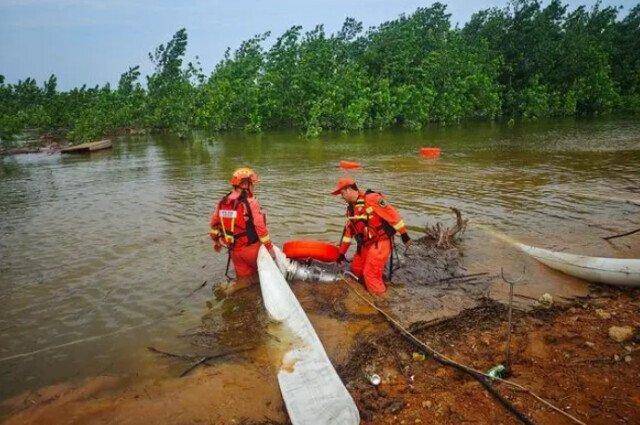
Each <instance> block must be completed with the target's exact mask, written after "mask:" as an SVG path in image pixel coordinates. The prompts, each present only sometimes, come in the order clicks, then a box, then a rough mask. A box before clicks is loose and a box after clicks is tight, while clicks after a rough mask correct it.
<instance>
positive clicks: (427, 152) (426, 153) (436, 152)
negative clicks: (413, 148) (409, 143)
mask: <svg viewBox="0 0 640 425" xmlns="http://www.w3.org/2000/svg"><path fill="white" fill-rule="evenodd" d="M420 155H422V157H423V158H437V157H439V156H440V148H420Z"/></svg>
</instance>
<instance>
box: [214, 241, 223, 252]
mask: <svg viewBox="0 0 640 425" xmlns="http://www.w3.org/2000/svg"><path fill="white" fill-rule="evenodd" d="M213 250H214V251H215V252H220V251H221V250H222V244H221V243H220V242H219V241H217V240H216V241H215V242H214V243H213Z"/></svg>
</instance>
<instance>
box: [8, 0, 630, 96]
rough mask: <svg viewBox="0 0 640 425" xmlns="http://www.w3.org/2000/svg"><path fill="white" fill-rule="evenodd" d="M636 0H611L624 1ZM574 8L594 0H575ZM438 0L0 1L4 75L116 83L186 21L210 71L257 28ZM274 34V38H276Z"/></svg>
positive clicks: (481, 4) (463, 5)
mask: <svg viewBox="0 0 640 425" xmlns="http://www.w3.org/2000/svg"><path fill="white" fill-rule="evenodd" d="M444 2H445V3H447V4H448V5H449V6H448V10H449V12H450V13H451V14H452V21H453V22H454V23H455V22H458V23H460V24H463V23H464V22H466V21H467V20H468V19H469V17H470V16H471V14H472V13H473V12H474V11H476V10H478V9H481V8H487V7H492V6H499V7H503V6H504V5H505V4H506V1H497V0H478V1H469V0H449V1H444ZM637 2H638V1H637V0H632V1H630V0H619V1H610V0H604V1H603V2H602V3H603V5H619V6H623V7H624V9H623V12H622V13H623V14H626V12H627V11H628V9H630V8H631V7H632V6H633V5H634V4H636V3H637ZM567 3H569V4H570V5H571V7H572V8H573V7H575V6H576V5H579V4H586V5H588V6H591V5H593V4H594V3H595V1H591V0H583V1H580V0H569V1H568V2H567ZM429 4H431V2H425V1H422V2H421V1H413V0H322V1H321V0H261V1H260V0H226V1H218V0H211V1H204V0H183V1H175V0H174V1H164V0H162V1H149V0H140V1H139V0H0V74H2V75H5V77H6V78H7V80H8V81H9V82H16V81H17V80H18V79H24V78H26V77H28V76H30V77H34V78H36V79H37V80H38V82H39V83H40V82H41V81H42V80H44V79H46V78H48V76H49V75H50V74H52V73H55V74H56V75H57V76H58V83H59V87H60V88H63V89H67V88H70V87H74V86H79V85H82V84H84V83H87V84H88V85H95V84H103V83H105V82H107V81H108V82H111V83H115V82H117V80H118V78H119V76H120V74H121V73H122V72H123V71H125V70H126V69H127V68H128V67H129V66H133V65H141V67H142V70H143V73H144V72H147V71H149V70H150V64H149V61H148V58H147V53H148V52H150V51H151V50H153V48H154V47H155V46H157V45H158V44H159V43H161V42H165V41H166V40H168V39H169V38H170V37H171V36H172V35H173V33H174V32H175V31H176V30H177V29H179V28H181V27H185V28H186V29H187V32H188V35H189V46H188V51H187V54H188V56H189V57H190V58H192V57H193V56H195V55H198V56H199V57H200V60H201V63H202V65H203V68H204V70H205V72H206V73H207V74H209V73H210V71H211V70H212V69H213V67H214V65H215V64H216V62H218V61H219V60H220V59H221V58H222V56H223V54H224V51H225V49H226V48H227V47H228V46H230V47H231V48H232V49H234V48H236V47H237V46H238V45H239V44H240V42H241V41H242V40H245V39H247V38H249V37H250V36H252V35H253V34H257V33H261V32H264V31H271V33H272V35H276V36H277V35H279V34H281V33H282V32H283V31H284V30H285V29H286V28H288V27H290V26H292V25H302V26H303V27H305V28H306V29H310V28H312V27H313V26H315V25H316V24H319V23H322V24H325V28H326V29H327V30H328V31H329V32H332V31H336V30H337V29H339V28H340V26H341V25H342V22H343V21H344V18H345V17H348V16H351V17H354V18H356V19H359V20H361V21H362V22H363V23H364V26H365V28H367V27H369V26H373V25H377V24H379V23H381V22H383V21H386V20H389V19H393V18H395V17H396V16H398V15H399V14H401V13H411V12H412V11H414V10H415V9H416V8H417V7H420V6H426V5H429ZM272 37H273V36H272Z"/></svg>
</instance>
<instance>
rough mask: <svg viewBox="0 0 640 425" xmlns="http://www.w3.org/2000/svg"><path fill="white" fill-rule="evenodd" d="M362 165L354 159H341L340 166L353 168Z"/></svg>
mask: <svg viewBox="0 0 640 425" xmlns="http://www.w3.org/2000/svg"><path fill="white" fill-rule="evenodd" d="M360 167H361V165H360V163H359V162H354V161H340V168H343V169H345V170H351V169H353V168H360Z"/></svg>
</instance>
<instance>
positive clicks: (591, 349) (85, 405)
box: [4, 287, 640, 424]
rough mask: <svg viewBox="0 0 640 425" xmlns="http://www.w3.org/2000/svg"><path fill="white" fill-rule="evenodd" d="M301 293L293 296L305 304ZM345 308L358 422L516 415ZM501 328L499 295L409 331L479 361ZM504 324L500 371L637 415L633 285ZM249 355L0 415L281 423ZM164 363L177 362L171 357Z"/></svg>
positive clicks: (114, 383) (546, 390)
mask: <svg viewBox="0 0 640 425" xmlns="http://www.w3.org/2000/svg"><path fill="white" fill-rule="evenodd" d="M337 289H340V288H337ZM325 290H328V287H327V288H325ZM338 292H340V291H339V290H338ZM298 293H299V295H301V293H300V291H298ZM245 295H247V294H245ZM254 295H257V294H254ZM325 295H326V293H325ZM310 301H311V300H306V301H305V299H304V298H303V303H306V308H309V307H310V306H311V304H312V303H313V302H312V301H311V302H310ZM352 308H353V309H354V310H359V312H360V314H362V315H368V316H369V320H364V321H361V322H360V323H359V325H357V324H356V322H352V323H351V325H350V326H352V328H351V332H353V333H352V335H355V339H354V342H355V343H354V344H350V343H349V341H348V340H343V341H342V344H347V346H350V347H349V348H348V349H345V347H344V346H341V344H340V343H338V344H332V345H330V346H328V347H327V350H328V352H329V353H330V356H331V357H332V359H333V361H334V363H335V364H336V365H337V370H338V373H339V374H340V376H341V378H342V379H343V380H344V382H345V383H346V385H347V388H348V389H349V391H350V392H351V394H352V395H353V397H354V399H355V401H356V403H357V405H358V408H359V410H360V413H361V416H362V419H363V423H365V424H369V423H370V424H383V423H388V424H417V423H451V424H454V423H461V422H474V423H517V421H515V420H514V418H513V417H512V416H510V415H509V414H508V413H507V412H506V411H505V410H504V409H503V408H502V407H501V406H500V405H498V404H497V403H496V402H495V400H494V399H492V398H491V396H489V395H488V393H487V392H486V391H485V390H484V389H483V388H482V387H481V386H480V384H478V383H477V382H476V381H474V380H473V379H471V378H470V377H469V376H467V375H464V374H461V373H460V372H457V371H456V370H454V369H452V368H449V367H445V366H442V365H440V364H438V363H437V362H435V361H434V360H432V359H430V358H429V357H427V358H423V357H422V356H420V355H416V354H414V353H418V352H419V350H416V348H415V347H414V346H411V345H410V344H408V343H407V342H406V340H404V339H403V338H401V337H400V336H399V334H398V333H397V332H396V331H395V330H393V329H391V328H389V327H388V325H387V323H386V322H383V321H381V319H380V316H379V315H378V314H377V313H375V312H374V311H373V310H371V309H369V308H368V307H367V306H366V305H365V304H361V305H359V306H355V305H354V306H352ZM311 319H312V322H313V323H314V326H315V327H316V329H317V331H318V333H319V334H320V335H323V334H324V332H325V331H326V330H327V326H326V325H327V323H326V321H327V320H328V321H330V320H331V319H329V318H328V317H327V316H323V315H317V314H311ZM323 322H325V325H324V326H323ZM612 326H621V327H622V326H629V327H631V328H632V329H633V332H632V334H631V335H629V336H627V339H625V340H624V341H620V342H618V341H615V340H614V339H612V337H611V336H610V335H609V329H610V328H611V327H612ZM506 329H507V322H506V308H505V306H504V305H502V304H499V303H494V302H486V303H485V304H483V305H481V306H478V307H475V308H473V309H469V310H465V311H464V312H462V313H461V314H460V315H458V316H456V317H454V318H451V319H449V320H446V321H443V322H440V323H437V324H434V325H432V326H423V327H422V329H420V330H417V331H416V332H415V334H416V335H417V336H418V337H419V338H420V339H421V340H422V341H425V342H427V343H428V344H429V345H431V346H432V347H433V348H435V349H436V350H438V351H440V352H441V353H443V354H445V355H447V356H449V357H451V358H453V359H455V360H456V361H459V362H462V363H464V364H467V365H470V366H472V367H474V368H477V369H479V370H487V369H489V368H490V367H492V366H494V365H496V364H498V363H502V362H504V348H505V335H506ZM513 329H514V331H513V336H512V341H511V350H512V351H511V353H512V354H511V371H512V374H511V376H510V379H512V380H513V381H515V382H517V383H519V384H521V385H524V386H525V387H527V388H529V389H531V390H533V391H534V392H536V393H537V394H538V395H539V396H541V397H543V398H545V399H546V400H548V401H549V402H551V403H553V404H554V405H556V406H557V407H559V408H561V409H563V410H565V411H567V412H569V413H570V414H572V415H574V416H576V417H577V418H579V419H580V420H583V421H585V422H587V423H594V424H609V423H612V422H624V423H636V422H634V421H636V420H637V419H638V418H639V417H640V390H639V389H638V386H637V382H638V379H639V378H640V354H639V350H640V333H639V330H640V291H637V290H636V291H621V290H617V289H614V288H611V289H604V290H597V291H594V292H593V293H592V294H591V295H589V296H587V297H583V298H581V299H576V300H574V301H572V302H561V303H557V302H556V304H555V305H554V306H552V307H551V308H544V307H537V308H534V309H532V310H530V311H527V312H522V311H516V314H515V316H514V327H513ZM262 354H263V355H264V352H263V353H262ZM238 356H240V357H242V356H245V354H240V355H238ZM249 356H252V357H253V361H252V364H253V365H260V367H250V368H247V367H246V366H244V365H243V364H242V363H241V362H239V361H238V357H236V359H235V360H234V359H231V362H230V363H227V364H225V365H216V364H215V363H213V364H212V365H209V366H207V365H204V366H203V367H200V368H198V369H196V370H194V371H193V372H192V373H191V374H189V375H187V376H186V377H184V378H178V377H174V378H169V379H161V380H150V381H145V382H134V383H131V382H130V383H128V385H126V383H125V382H122V380H121V379H118V378H114V377H108V376H103V377H97V378H91V379H88V380H86V381H83V382H80V383H77V384H62V385H57V386H53V387H47V388H44V389H40V390H37V391H29V392H27V393H25V394H22V395H20V396H18V397H15V398H13V399H11V400H9V401H7V402H5V403H4V404H5V406H4V407H5V408H9V410H10V413H9V415H8V417H7V418H6V423H7V424H18V423H20V424H37V423H42V422H48V423H77V424H85V423H86V424H89V423H92V424H94V423H131V424H137V423H159V424H172V423H201V422H205V423H229V424H233V423H235V424H267V423H269V424H279V423H282V424H285V423H287V416H286V413H285V412H284V406H283V403H282V399H281V398H280V395H279V391H278V389H277V382H276V379H275V373H276V370H277V366H276V363H273V362H269V361H265V359H264V358H262V360H260V359H259V358H260V355H256V353H253V354H249ZM165 363H166V361H165ZM177 363H180V367H185V366H186V365H187V364H186V363H184V362H179V361H178V362H177ZM159 364H160V365H161V364H162V363H159ZM167 364H171V365H172V366H171V367H174V369H175V366H176V362H173V363H171V362H169V363H167ZM175 370H176V372H177V370H179V368H177V369H175ZM371 373H377V374H379V375H380V376H381V377H382V383H381V384H380V385H379V386H377V387H375V386H372V385H371V383H370V382H369V381H368V379H367V375H368V374H371ZM252 381H253V382H255V381H260V382H261V385H258V386H256V385H252V384H251V382H252ZM123 387H124V389H123ZM497 387H498V389H499V391H500V393H501V394H503V395H504V396H505V397H506V398H507V399H509V400H510V401H511V402H513V403H514V404H515V405H516V406H517V407H518V409H520V410H521V411H522V412H524V413H525V414H526V415H527V416H528V417H529V418H531V419H532V420H534V422H535V423H539V424H558V423H571V422H570V421H568V420H567V419H566V418H564V417H563V416H561V415H560V414H558V413H557V412H554V411H552V410H551V409H549V408H548V407H546V406H544V405H543V404H541V403H540V402H538V401H536V400H535V399H533V398H532V397H530V396H529V395H527V394H524V393H522V392H518V391H514V390H512V389H510V388H509V387H506V386H504V385H503V384H498V385H497Z"/></svg>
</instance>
